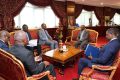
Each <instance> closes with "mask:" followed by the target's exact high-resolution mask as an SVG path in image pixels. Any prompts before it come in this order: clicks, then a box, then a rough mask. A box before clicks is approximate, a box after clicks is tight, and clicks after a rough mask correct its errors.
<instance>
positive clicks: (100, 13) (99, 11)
mask: <svg viewBox="0 0 120 80" xmlns="http://www.w3.org/2000/svg"><path fill="white" fill-rule="evenodd" d="M94 12H95V15H96V17H97V19H98V20H99V25H101V26H104V14H103V8H102V7H95V8H94Z"/></svg>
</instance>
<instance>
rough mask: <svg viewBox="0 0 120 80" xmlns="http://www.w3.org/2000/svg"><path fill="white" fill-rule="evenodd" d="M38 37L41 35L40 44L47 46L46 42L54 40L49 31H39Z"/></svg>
mask: <svg viewBox="0 0 120 80" xmlns="http://www.w3.org/2000/svg"><path fill="white" fill-rule="evenodd" d="M38 35H39V40H38V44H45V41H47V40H48V39H52V37H51V36H50V35H49V34H48V31H47V30H44V29H40V30H39V31H38Z"/></svg>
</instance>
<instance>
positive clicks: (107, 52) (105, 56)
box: [92, 39, 120, 65]
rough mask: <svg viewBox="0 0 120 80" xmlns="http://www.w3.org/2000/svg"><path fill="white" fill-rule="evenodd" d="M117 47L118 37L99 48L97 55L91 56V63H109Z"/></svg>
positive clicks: (119, 43) (118, 47) (118, 44)
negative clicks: (96, 56)
mask: <svg viewBox="0 0 120 80" xmlns="http://www.w3.org/2000/svg"><path fill="white" fill-rule="evenodd" d="M119 49H120V42H119V40H118V39H114V40H112V41H110V42H109V43H108V44H107V45H105V46H104V47H103V48H101V49H100V54H99V57H98V58H93V59H92V63H96V64H102V65H111V64H112V63H113V61H114V58H115V56H116V54H117V52H118V51H119Z"/></svg>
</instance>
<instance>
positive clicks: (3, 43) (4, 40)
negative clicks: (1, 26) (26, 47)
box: [0, 30, 10, 51]
mask: <svg viewBox="0 0 120 80" xmlns="http://www.w3.org/2000/svg"><path fill="white" fill-rule="evenodd" d="M9 37H10V35H9V32H8V31H5V30H2V31H0V48H1V49H3V50H5V51H9V47H8V41H9Z"/></svg>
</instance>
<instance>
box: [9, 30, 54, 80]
mask: <svg viewBox="0 0 120 80" xmlns="http://www.w3.org/2000/svg"><path fill="white" fill-rule="evenodd" d="M14 39H15V45H14V46H13V47H12V48H11V49H10V51H11V54H13V55H14V56H15V57H16V58H18V59H19V60H20V61H21V62H22V63H23V65H24V67H25V69H26V73H27V75H28V76H31V75H33V74H39V73H41V72H43V71H47V70H48V71H50V73H51V75H52V76H53V77H54V78H56V73H55V71H54V67H53V65H52V64H50V63H49V62H47V61H43V62H41V63H36V62H35V60H34V56H33V53H32V52H31V51H30V50H28V49H26V48H25V45H26V44H27V42H28V40H27V37H26V33H25V32H24V31H21V30H20V31H16V32H15V35H14Z"/></svg>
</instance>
